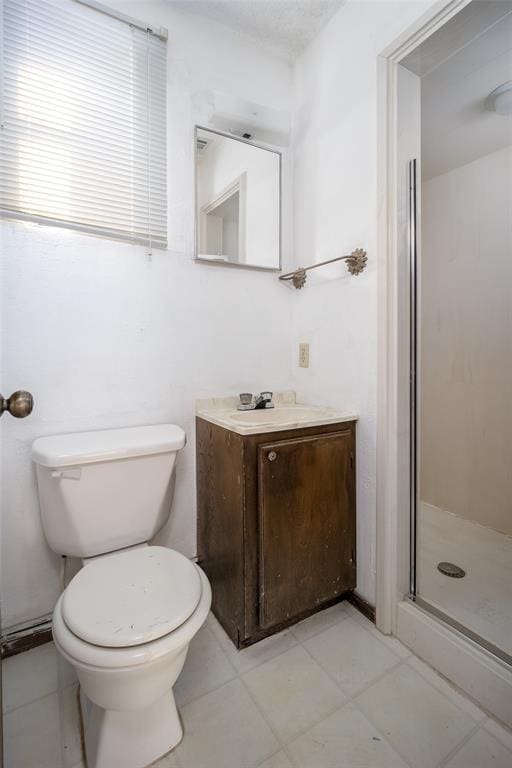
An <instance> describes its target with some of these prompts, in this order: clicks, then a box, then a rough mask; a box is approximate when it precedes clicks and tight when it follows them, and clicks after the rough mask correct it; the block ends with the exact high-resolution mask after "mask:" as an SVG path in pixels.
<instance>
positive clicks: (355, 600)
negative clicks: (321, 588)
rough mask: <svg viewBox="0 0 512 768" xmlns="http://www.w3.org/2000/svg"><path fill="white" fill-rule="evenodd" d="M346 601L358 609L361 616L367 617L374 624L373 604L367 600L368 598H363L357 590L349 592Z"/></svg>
mask: <svg viewBox="0 0 512 768" xmlns="http://www.w3.org/2000/svg"><path fill="white" fill-rule="evenodd" d="M347 600H348V602H349V603H350V604H351V605H353V606H354V608H357V610H358V611H360V612H361V613H362V614H363V616H366V618H367V619H369V620H370V621H371V622H372V623H373V624H375V606H374V605H372V604H371V603H369V602H368V600H365V599H364V598H363V597H361V595H358V594H357V592H350V594H349V595H348V596H347Z"/></svg>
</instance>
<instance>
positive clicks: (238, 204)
mask: <svg viewBox="0 0 512 768" xmlns="http://www.w3.org/2000/svg"><path fill="white" fill-rule="evenodd" d="M195 140H196V258H197V259H200V260H204V261H214V262H219V263H225V264H231V265H239V266H244V267H255V268H259V269H276V270H277V269H280V267H281V232H280V229H281V155H280V153H279V152H274V151H273V150H269V149H266V148H265V147H260V146H256V145H255V144H252V143H250V142H249V141H247V140H245V139H238V138H236V137H233V136H229V135H227V134H224V133H221V132H218V131H212V130H210V129H206V128H200V127H196V135H195Z"/></svg>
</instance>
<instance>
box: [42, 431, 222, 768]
mask: <svg viewBox="0 0 512 768" xmlns="http://www.w3.org/2000/svg"><path fill="white" fill-rule="evenodd" d="M184 445H185V433H184V432H183V430H182V429H180V427H178V426H175V425H173V424H159V425H152V426H142V427H130V428H124V429H111V430H104V431H97V432H81V433H75V434H68V435H54V436H51V437H41V438H38V439H37V440H35V442H34V444H33V446H32V458H33V461H34V462H35V465H36V471H37V482H38V489H39V500H40V507H41V519H42V524H43V530H44V533H45V536H46V539H47V541H48V544H49V546H50V548H51V549H52V550H53V551H54V552H57V553H59V554H60V555H68V556H70V557H76V558H79V559H80V560H81V561H82V565H83V567H82V569H81V570H80V571H79V572H78V573H77V575H76V576H75V577H74V578H73V579H72V580H71V582H70V583H69V585H68V586H67V587H66V589H65V590H64V592H63V593H62V595H61V596H60V598H59V600H58V602H57V605H56V607H55V610H54V614H53V638H54V641H55V645H56V647H57V649H58V651H59V652H60V653H61V654H62V656H63V657H64V658H65V659H67V661H68V662H69V663H70V664H71V665H72V666H73V667H74V668H75V670H76V672H77V675H78V680H79V683H80V705H81V711H82V721H83V727H84V740H85V750H86V757H87V766H88V768H113V766H118V765H119V766H123V768H145V766H148V765H150V764H151V763H152V762H154V761H155V760H157V759H158V758H159V757H161V756H162V755H164V754H165V753H166V752H169V751H170V750H171V749H173V747H175V746H176V745H177V744H178V743H179V741H180V740H181V737H182V735H183V731H182V726H181V722H180V719H179V716H178V712H177V709H176V704H175V702H174V695H173V686H174V683H175V682H176V680H177V678H178V676H179V674H180V672H181V670H182V668H183V664H184V662H185V658H186V655H187V651H188V646H189V644H190V641H191V640H192V638H193V637H194V635H195V634H196V632H197V631H198V630H199V628H200V627H201V625H202V624H203V623H204V621H205V620H206V617H207V615H208V611H209V609H210V604H211V589H210V585H209V583H208V579H207V578H206V576H205V574H204V573H203V571H202V570H201V569H200V568H199V567H198V566H197V565H195V564H194V563H192V562H191V561H190V560H188V559H187V558H186V557H184V556H183V555H182V554H180V553H179V552H176V551H175V550H173V549H169V548H167V547H161V546H153V545H150V544H148V542H149V541H151V539H152V538H153V537H154V536H155V534H156V533H157V532H158V531H159V530H160V528H161V527H162V526H163V525H164V523H165V522H166V521H167V520H168V518H169V515H170V509H171V502H172V497H173V492H174V477H175V463H176V455H177V452H178V451H179V450H181V448H183V446H184Z"/></svg>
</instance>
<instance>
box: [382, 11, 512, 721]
mask: <svg viewBox="0 0 512 768" xmlns="http://www.w3.org/2000/svg"><path fill="white" fill-rule="evenodd" d="M470 1H471V0H442V2H441V3H435V4H434V5H433V7H431V9H429V10H428V11H427V12H426V13H425V14H424V15H423V16H422V17H421V18H420V19H419V20H418V21H417V22H416V23H415V24H413V25H412V26H411V27H410V28H409V29H407V30H406V31H405V32H404V33H403V34H402V35H400V36H399V37H398V38H397V40H395V41H394V42H393V43H392V44H391V45H390V46H388V48H386V49H385V51H383V53H382V54H381V55H380V56H379V58H378V186H377V190H378V329H379V330H378V334H379V335H378V402H377V599H376V621H377V627H378V628H379V629H380V630H381V631H382V632H384V633H385V634H394V635H396V636H397V637H398V638H399V639H400V640H402V642H404V643H405V644H406V645H407V646H409V647H410V648H411V649H412V650H413V651H414V653H416V655H418V656H419V657H421V658H423V659H424V660H425V661H427V662H428V663H430V664H431V665H432V666H433V667H434V668H436V669H437V670H438V671H439V672H440V673H441V674H443V675H444V676H445V677H447V678H449V679H450V680H451V681H452V682H454V683H455V684H456V685H458V686H459V687H460V688H462V689H463V690H465V691H466V692H467V693H468V694H469V695H470V696H472V697H473V698H475V699H476V700H477V701H478V702H479V703H480V705H481V706H483V707H484V708H485V709H486V710H487V711H489V712H490V713H491V714H493V715H494V716H496V717H497V718H499V719H500V720H502V721H503V722H505V723H506V724H507V725H509V726H510V727H512V669H511V667H510V666H509V665H507V664H506V663H505V662H504V661H503V660H501V659H499V658H497V657H496V656H495V655H494V654H491V653H490V652H489V651H488V650H486V649H485V648H483V647H482V646H481V645H479V644H478V643H477V642H475V640H474V639H472V638H471V637H468V635H467V633H464V634H463V633H462V632H461V631H460V629H459V628H458V627H457V626H454V625H453V622H450V623H448V622H446V621H445V620H443V618H444V617H443V616H439V615H434V614H433V612H432V611H430V610H428V611H427V610H425V607H424V606H423V607H422V605H421V602H422V601H421V600H417V599H414V598H415V596H414V580H413V578H412V576H413V574H412V575H411V555H414V552H413V547H414V542H415V532H414V530H413V528H412V527H411V516H410V512H411V501H413V493H414V488H412V487H411V482H410V480H411V477H410V470H411V459H414V454H415V452H416V443H414V445H411V441H410V437H411V432H410V429H411V419H410V416H411V413H410V406H411V392H412V394H413V395H414V387H413V386H412V385H413V383H414V382H412V381H411V369H410V362H411V359H410V355H411V347H410V344H411V341H412V339H411V337H410V321H411V306H410V289H411V284H410V280H409V278H410V277H411V275H410V271H409V270H410V263H409V254H410V246H411V243H410V241H409V239H408V236H407V233H408V231H409V230H408V223H409V222H408V205H407V200H408V178H407V175H406V174H405V173H402V171H403V167H404V165H405V164H404V163H403V155H404V151H405V150H404V142H406V139H404V138H403V136H402V135H401V133H400V131H399V130H398V128H399V125H398V120H399V113H398V106H399V100H398V93H399V64H400V62H401V61H402V60H403V58H404V57H405V56H407V55H408V54H409V53H411V52H412V51H413V50H414V49H415V48H416V47H417V46H419V45H420V44H421V43H422V42H423V41H424V40H426V39H427V38H428V37H429V36H430V35H431V34H432V33H433V32H435V31H436V30H437V29H439V28H440V27H442V26H443V25H444V24H445V23H446V22H447V21H449V20H450V19H451V18H452V17H453V16H454V15H455V14H456V13H458V12H459V11H460V10H462V8H464V7H465V6H466V5H468V4H469V2H470ZM401 69H403V68H401ZM412 77H414V76H412ZM418 89H419V78H418ZM418 92H419V91H418ZM417 133H418V135H417V136H416V147H418V146H419V142H420V129H419V127H418V131H417ZM409 138H410V137H409ZM413 143H414V142H413ZM415 156H419V154H416V153H414V152H413V153H410V154H409V156H408V159H411V158H412V157H415ZM399 160H400V162H399ZM418 210H420V209H419V207H418ZM418 224H419V226H421V221H419V222H418ZM406 273H407V274H406ZM406 278H407V279H406ZM415 349H416V348H415ZM413 522H414V521H413ZM411 592H412V593H413V594H412V595H411Z"/></svg>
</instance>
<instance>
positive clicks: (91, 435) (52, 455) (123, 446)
mask: <svg viewBox="0 0 512 768" xmlns="http://www.w3.org/2000/svg"><path fill="white" fill-rule="evenodd" d="M185 439H186V438H185V432H184V431H183V430H182V429H181V427H178V426H176V425H175V424H152V425H150V426H143V427H123V428H122V429H102V430H97V431H95V432H74V433H71V434H69V435H50V436H48V437H38V438H37V440H34V443H33V444H32V459H33V461H35V463H36V464H41V465H42V466H44V467H70V466H77V465H80V464H92V463H94V462H99V461H114V460H115V459H124V458H130V457H134V456H149V455H151V454H156V453H170V452H172V451H179V450H180V448H183V446H184V445H185Z"/></svg>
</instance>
